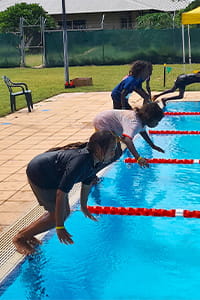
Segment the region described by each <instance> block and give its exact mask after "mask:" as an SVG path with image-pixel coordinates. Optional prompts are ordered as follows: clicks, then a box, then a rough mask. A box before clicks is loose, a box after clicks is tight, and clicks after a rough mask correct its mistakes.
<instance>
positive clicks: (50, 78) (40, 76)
mask: <svg viewBox="0 0 200 300" xmlns="http://www.w3.org/2000/svg"><path fill="white" fill-rule="evenodd" d="M168 66H169V67H172V70H171V72H170V73H169V74H167V75H166V86H165V87H164V86H163V65H154V67H153V74H152V77H151V89H152V91H162V90H163V89H166V88H170V87H171V86H172V85H173V82H174V79H175V78H176V77H177V76H178V75H179V74H181V73H191V72H192V71H193V70H197V69H198V67H199V65H197V64H192V65H186V66H183V65H168ZM128 70H129V65H121V66H84V67H70V68H69V75H70V79H72V78H75V77H92V79H93V86H85V87H76V88H75V89H65V88H64V83H65V76H64V68H43V69H36V68H10V69H9V68H8V69H4V68H1V69H0V75H1V76H3V75H6V76H8V77H9V78H10V79H11V80H12V81H14V82H17V81H18V82H19V81H21V82H26V83H27V84H28V86H29V88H30V89H31V90H32V96H33V102H34V103H36V102H39V101H42V100H44V99H46V98H49V97H52V96H54V95H57V94H60V93H73V92H102V91H111V90H112V89H113V87H114V86H115V85H116V84H118V83H119V82H120V80H121V79H122V77H124V75H125V74H127V73H128ZM187 90H200V85H199V84H193V85H191V86H189V87H188V88H187ZM0 99H1V101H0V116H4V115H6V114H8V113H10V101H9V92H8V90H7V87H6V85H5V84H4V83H3V81H2V83H1V84H0ZM25 106H26V105H25V99H24V96H18V97H17V109H20V108H23V107H25Z"/></svg>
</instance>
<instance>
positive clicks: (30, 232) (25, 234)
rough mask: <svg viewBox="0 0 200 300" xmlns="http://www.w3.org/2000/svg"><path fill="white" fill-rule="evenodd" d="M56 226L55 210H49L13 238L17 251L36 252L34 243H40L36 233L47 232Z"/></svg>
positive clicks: (22, 252) (26, 253)
mask: <svg viewBox="0 0 200 300" xmlns="http://www.w3.org/2000/svg"><path fill="white" fill-rule="evenodd" d="M54 227H55V212H47V213H45V214H44V215H43V216H41V217H40V218H39V219H38V220H36V221H35V222H33V223H32V224H30V225H29V226H28V227H26V228H24V229H22V230H21V231H19V233H18V234H17V235H16V236H15V237H14V238H13V243H14V245H15V247H16V249H17V251H18V252H19V253H21V254H25V255H29V254H32V253H34V252H35V249H34V247H33V245H32V244H34V242H35V243H36V244H38V243H39V241H38V240H37V239H35V238H34V236H35V235H37V234H39V233H42V232H45V231H47V230H49V229H51V228H54Z"/></svg>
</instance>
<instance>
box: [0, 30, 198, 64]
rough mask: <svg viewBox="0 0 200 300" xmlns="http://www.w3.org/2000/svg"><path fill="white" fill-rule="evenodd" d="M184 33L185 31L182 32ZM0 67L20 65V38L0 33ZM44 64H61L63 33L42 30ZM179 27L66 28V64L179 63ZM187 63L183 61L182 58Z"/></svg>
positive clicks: (194, 36)
mask: <svg viewBox="0 0 200 300" xmlns="http://www.w3.org/2000/svg"><path fill="white" fill-rule="evenodd" d="M186 35H187V33H186ZM190 35H191V51H192V62H193V63H199V62H200V47H199V45H200V28H191V30H190ZM0 44H1V48H0V54H1V55H0V67H16V66H19V65H20V51H19V49H20V46H19V44H20V38H19V36H17V35H14V34H0ZM44 45H45V51H44V53H45V58H44V61H45V66H46V67H59V66H60V67H62V66H63V32H62V31H46V32H45V43H44ZM185 49H186V57H187V56H188V45H187V39H186V40H185ZM182 55H183V54H182V34H181V29H179V28H178V29H177V28H176V29H160V30H158V29H157V30H156V29H149V30H95V31H69V32H68V56H69V65H70V66H77V65H113V64H127V63H130V62H132V61H134V60H137V59H143V60H149V61H151V62H152V63H153V64H162V63H168V64H174V63H182V61H183V58H182ZM186 62H187V61H186Z"/></svg>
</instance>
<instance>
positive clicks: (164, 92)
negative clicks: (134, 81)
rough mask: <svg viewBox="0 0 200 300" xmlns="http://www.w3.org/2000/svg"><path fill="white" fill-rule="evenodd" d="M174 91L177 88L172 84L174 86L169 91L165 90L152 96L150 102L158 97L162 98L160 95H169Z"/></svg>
mask: <svg viewBox="0 0 200 300" xmlns="http://www.w3.org/2000/svg"><path fill="white" fill-rule="evenodd" d="M176 89H177V86H176V85H175V84H174V86H173V87H172V88H171V89H168V90H165V91H163V92H162V93H160V94H157V95H154V96H153V97H152V100H153V101H155V100H156V99H157V98H158V97H160V96H162V95H165V94H169V93H173V92H175V90H176Z"/></svg>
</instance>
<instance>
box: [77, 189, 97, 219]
mask: <svg viewBox="0 0 200 300" xmlns="http://www.w3.org/2000/svg"><path fill="white" fill-rule="evenodd" d="M91 186H92V184H90V185H86V184H83V183H82V185H81V199H80V202H81V210H82V212H83V213H84V215H85V216H86V217H88V218H90V219H91V220H93V221H97V219H96V218H95V217H94V216H93V215H92V214H91V213H90V212H89V210H88V209H87V201H88V195H89V192H90V188H91Z"/></svg>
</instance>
